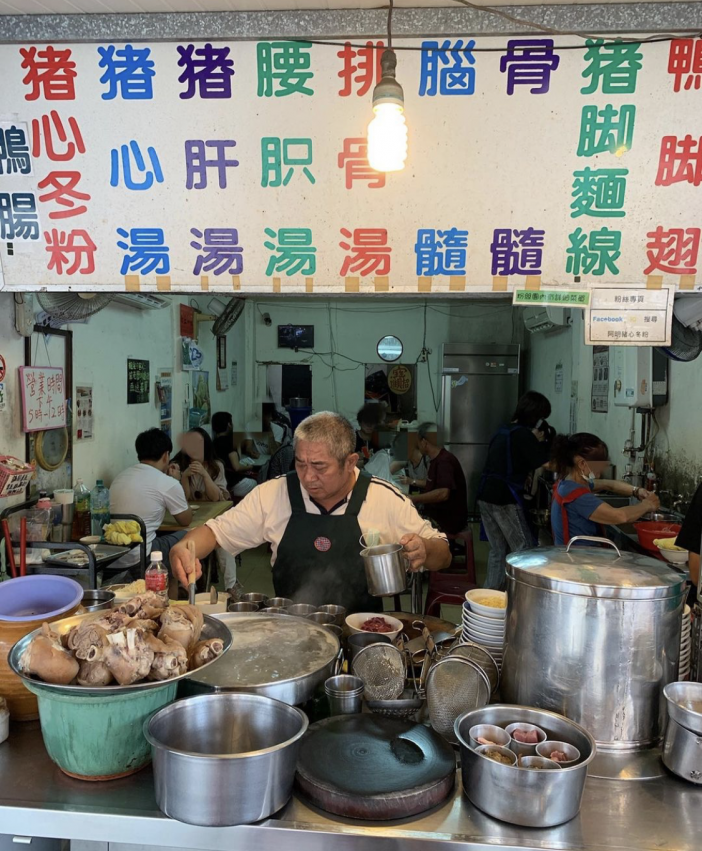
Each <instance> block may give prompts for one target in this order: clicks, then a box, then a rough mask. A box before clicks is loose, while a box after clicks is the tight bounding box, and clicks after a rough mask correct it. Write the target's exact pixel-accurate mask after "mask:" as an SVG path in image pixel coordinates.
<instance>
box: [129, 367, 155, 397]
mask: <svg viewBox="0 0 702 851" xmlns="http://www.w3.org/2000/svg"><path fill="white" fill-rule="evenodd" d="M150 387H151V377H150V374H149V361H147V360H140V359H139V358H127V404H128V405H142V404H143V403H144V402H148V401H149V390H150Z"/></svg>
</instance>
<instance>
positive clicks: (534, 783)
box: [454, 705, 596, 827]
mask: <svg viewBox="0 0 702 851" xmlns="http://www.w3.org/2000/svg"><path fill="white" fill-rule="evenodd" d="M514 722H520V723H522V724H535V725H536V726H537V727H540V728H541V729H542V730H544V731H545V732H546V734H547V735H548V737H549V738H550V739H557V740H559V741H560V740H562V741H565V742H568V743H569V744H572V745H573V746H574V747H576V748H577V749H578V750H579V751H580V754H581V759H580V761H579V762H578V763H577V764H576V765H572V766H566V767H562V768H561V770H560V771H534V770H533V769H529V768H518V767H516V766H511V765H502V764H500V763H498V762H494V761H492V760H490V759H487V758H486V757H483V756H480V755H479V754H478V753H476V751H475V750H473V749H472V748H471V747H470V730H471V728H473V727H475V726H476V725H479V724H494V725H495V726H497V727H502V728H505V727H507V726H508V725H509V724H511V723H514ZM454 730H455V733H456V738H457V739H458V741H459V743H460V746H461V775H462V779H463V791H464V792H465V793H466V796H467V797H468V799H469V800H470V802H471V803H472V804H474V805H475V806H476V807H478V809H480V810H482V811H483V812H485V813H487V814H488V815H490V816H492V817H493V818H497V819H500V820H501V821H507V822H509V823H510V824H520V825H524V826H526V827H553V826H554V825H557V824H562V823H563V822H566V821H570V819H572V818H574V817H575V816H576V815H577V814H578V811H579V810H580V803H581V801H582V797H583V790H584V789H585V779H586V777H587V768H588V765H589V764H590V763H591V762H592V760H593V758H594V756H595V753H596V746H595V741H594V739H593V738H592V736H591V735H590V734H589V733H588V732H587V731H586V730H583V728H582V727H580V726H578V725H577V724H573V722H572V721H569V720H568V719H567V718H564V717H563V716H562V715H556V714H555V713H554V712H544V711H543V710H539V709H530V708H527V707H524V706H506V705H495V706H485V707H483V708H482V709H475V710H473V711H472V712H468V713H466V714H465V715H463V716H462V717H461V718H459V719H458V720H457V721H456V724H455V727H454Z"/></svg>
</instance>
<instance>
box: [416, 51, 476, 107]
mask: <svg viewBox="0 0 702 851" xmlns="http://www.w3.org/2000/svg"><path fill="white" fill-rule="evenodd" d="M474 47H475V41H474V40H473V39H471V40H470V41H466V44H465V47H464V46H463V39H462V38H459V39H458V40H457V41H456V43H455V44H453V45H452V44H451V42H450V41H449V40H448V39H445V40H444V41H443V42H442V43H441V47H439V42H438V41H423V42H422V53H421V56H422V69H421V72H420V77H419V95H420V97H423V96H424V95H428V96H429V97H434V95H436V94H437V93H438V94H440V95H472V94H473V93H474V92H475V68H474V67H473V66H474V65H475V57H474V56H473V48H474Z"/></svg>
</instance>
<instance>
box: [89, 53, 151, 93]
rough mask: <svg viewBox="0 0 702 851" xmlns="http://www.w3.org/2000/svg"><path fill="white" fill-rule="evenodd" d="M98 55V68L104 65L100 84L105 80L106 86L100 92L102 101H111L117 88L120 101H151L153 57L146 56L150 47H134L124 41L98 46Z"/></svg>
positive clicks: (148, 54) (149, 54)
mask: <svg viewBox="0 0 702 851" xmlns="http://www.w3.org/2000/svg"><path fill="white" fill-rule="evenodd" d="M97 51H98V53H99V54H100V61H99V62H98V67H99V68H104V69H105V70H104V72H103V75H102V77H100V82H101V83H107V84H108V86H109V88H108V90H107V91H106V92H103V93H102V99H103V100H114V98H116V97H117V90H118V89H119V94H120V97H121V98H122V99H123V100H151V99H152V98H153V96H154V90H153V78H154V76H155V75H156V72H155V71H154V60H153V59H150V58H149V57H150V56H151V48H150V47H134V46H133V45H131V44H125V45H124V47H119V48H117V47H115V46H114V44H108V45H107V47H98V49H97Z"/></svg>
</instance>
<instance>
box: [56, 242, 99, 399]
mask: <svg viewBox="0 0 702 851" xmlns="http://www.w3.org/2000/svg"><path fill="white" fill-rule="evenodd" d="M44 240H45V241H46V250H47V251H48V252H49V263H48V265H47V267H46V268H47V269H48V270H49V272H51V271H52V270H53V271H55V272H56V274H57V275H63V274H64V266H67V267H68V268H67V269H66V270H65V273H66V275H73V274H75V273H76V272H78V274H80V275H92V273H93V272H94V271H95V252H96V251H97V246H96V245H95V243H94V242H93V241H92V239H91V238H90V236H89V235H88V232H87V231H85V230H72V231H70V232H69V233H66V231H65V230H62V231H59V230H56V228H53V230H52V231H51V232H49V231H44ZM69 264H70V265H69ZM59 389H60V388H59Z"/></svg>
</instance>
